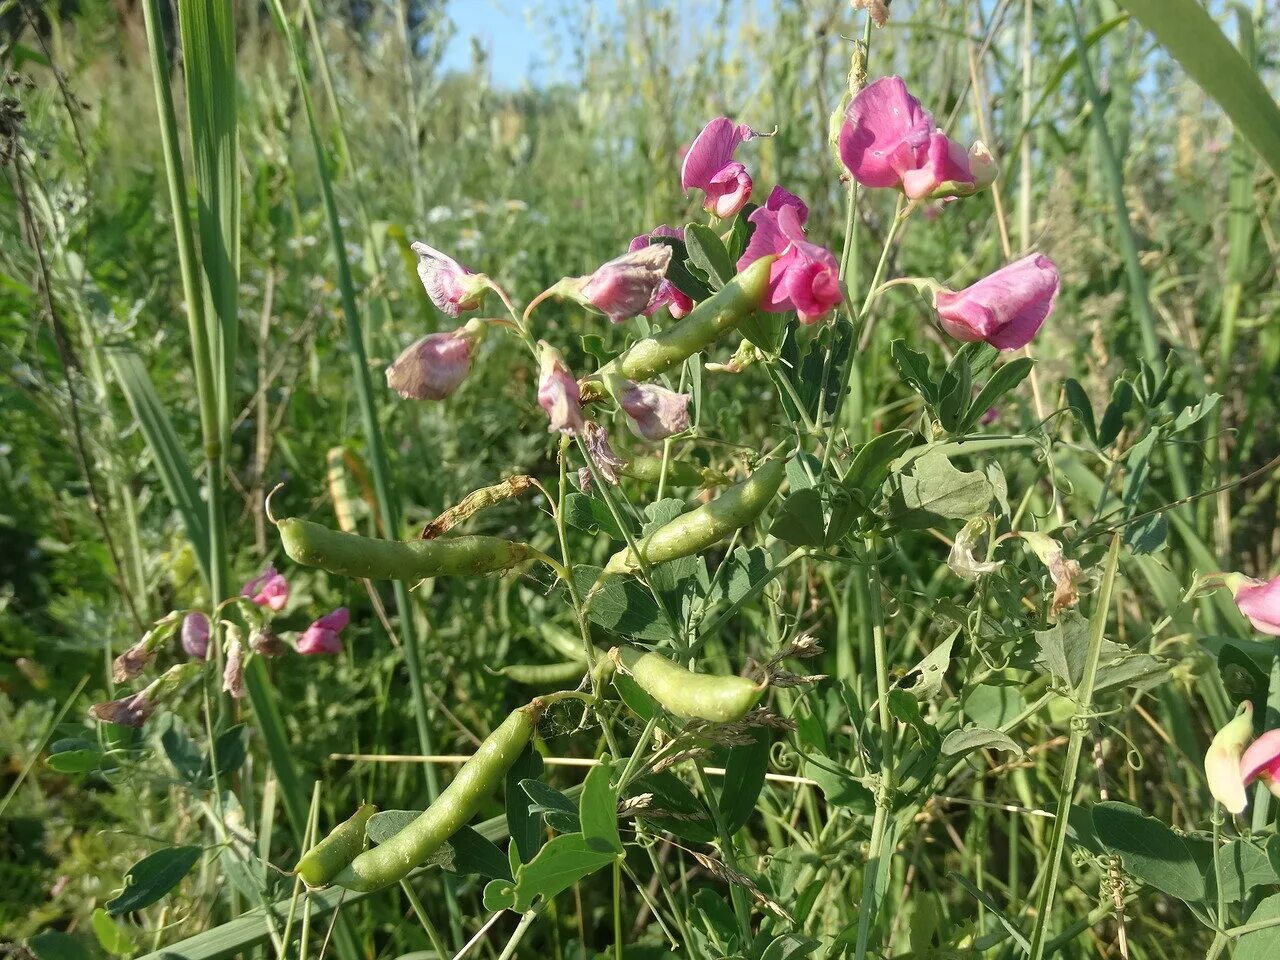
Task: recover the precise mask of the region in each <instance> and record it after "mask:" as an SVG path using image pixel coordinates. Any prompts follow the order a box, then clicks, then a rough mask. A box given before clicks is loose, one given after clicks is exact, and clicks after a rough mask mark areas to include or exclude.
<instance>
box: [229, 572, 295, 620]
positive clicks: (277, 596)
mask: <svg viewBox="0 0 1280 960" xmlns="http://www.w3.org/2000/svg"><path fill="white" fill-rule="evenodd" d="M240 596H242V597H248V598H249V599H250V600H252V601H253V602H254V603H256V604H257V605H258V606H260V607H266V608H268V609H269V610H274V611H275V612H276V613H279V612H280V611H281V610H283V609H284V605H285V604H286V603H288V602H289V581H288V580H286V579H285V578H284V577H283V576H281V575H280V574H279V573H277V572H276V568H275V567H274V566H273V565H268V566H267V569H265V570H263V571H262V573H260V574H258V575H257V576H256V577H254V578H253V579H252V580H250V581H249V582H248V583H246V584H245V585H244V589H242V590H241V591H240Z"/></svg>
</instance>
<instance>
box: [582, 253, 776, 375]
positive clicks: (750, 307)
mask: <svg viewBox="0 0 1280 960" xmlns="http://www.w3.org/2000/svg"><path fill="white" fill-rule="evenodd" d="M774 259H775V258H774V257H772V256H768V257H761V258H760V259H759V260H757V261H755V263H753V264H751V265H750V266H749V267H747V269H745V270H743V271H742V272H741V273H740V274H738V275H737V276H736V277H734V278H733V279H732V280H730V281H729V282H728V283H726V284H725V285H724V286H723V287H721V288H720V289H719V290H717V291H716V292H715V294H713V295H712V296H710V297H708V298H707V299H706V300H703V301H702V303H700V304H698V305H697V306H696V307H694V308H693V309H692V310H691V311H689V315H688V316H687V317H684V318H683V319H682V320H680V321H679V322H677V323H676V324H674V325H673V326H670V327H668V328H667V329H666V330H663V331H662V332H661V333H656V334H654V335H653V336H651V337H645V338H644V339H643V340H641V341H640V342H639V343H636V344H633V345H632V347H631V349H629V350H628V351H627V352H626V353H624V354H623V355H622V356H620V357H618V358H617V359H615V360H612V361H610V362H609V363H607V364H606V365H605V366H604V367H602V368H601V369H600V371H599V374H598V375H603V374H605V373H611V374H615V375H617V376H621V377H625V378H626V379H627V380H637V381H639V380H652V379H653V378H654V377H656V376H657V375H658V374H660V373H666V372H667V371H668V370H670V369H671V368H672V367H676V366H678V365H679V364H681V363H683V362H684V360H685V358H686V357H691V356H693V355H694V354H695V353H697V352H699V351H700V350H705V349H706V348H707V347H708V346H710V345H711V343H713V342H714V341H715V340H716V338H717V337H719V336H720V335H721V334H724V333H726V332H727V331H729V330H732V329H733V328H734V327H736V326H737V325H738V324H739V323H741V322H742V321H743V320H745V319H746V318H747V317H749V316H751V314H752V313H754V312H755V310H756V308H758V307H759V306H760V301H761V300H763V299H764V295H765V292H766V291H767V290H768V288H769V268H770V267H772V266H773V261H774ZM584 399H586V398H584Z"/></svg>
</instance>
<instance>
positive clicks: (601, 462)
mask: <svg viewBox="0 0 1280 960" xmlns="http://www.w3.org/2000/svg"><path fill="white" fill-rule="evenodd" d="M582 443H583V446H585V447H586V448H587V456H589V457H590V458H591V462H592V463H594V464H595V467H596V470H598V471H599V472H600V476H601V477H603V478H604V480H605V482H606V483H613V484H616V483H617V482H618V471H619V470H621V469H622V468H623V467H625V466H626V465H627V461H625V460H623V459H622V458H621V457H620V456H618V455H617V454H616V453H614V452H613V447H611V446H609V432H608V431H607V430H605V428H604V427H602V426H600V424H598V423H596V422H595V421H593V420H588V421H587V422H586V426H585V429H584V432H583V436H582ZM590 478H591V471H590V470H588V471H587V479H588V480H590ZM578 480H579V484H581V482H582V476H581V474H579V476H578ZM582 489H583V490H584V491H585V490H586V489H587V488H586V487H585V486H583V488H582Z"/></svg>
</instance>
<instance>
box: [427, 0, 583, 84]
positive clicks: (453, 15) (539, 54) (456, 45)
mask: <svg viewBox="0 0 1280 960" xmlns="http://www.w3.org/2000/svg"><path fill="white" fill-rule="evenodd" d="M540 5H544V6H545V0H544V3H543V4H540ZM533 9H534V6H533V4H531V3H530V2H529V0H449V4H448V11H449V18H450V19H451V20H452V21H453V23H454V26H455V27H457V35H456V36H454V38H453V40H452V42H451V43H450V45H449V48H448V51H447V52H446V54H445V61H444V62H445V67H446V68H447V69H458V70H465V69H467V67H468V66H470V63H471V38H472V37H479V39H480V45H481V46H482V47H483V48H484V49H485V50H487V51H488V52H489V62H490V64H491V66H492V72H493V79H494V82H495V83H497V84H499V85H501V86H504V87H518V86H521V85H522V84H523V83H524V82H525V80H527V79H536V80H537V81H538V82H546V81H547V80H554V79H561V78H557V77H555V76H554V74H550V75H548V70H547V68H546V65H545V53H544V46H543V45H544V37H543V36H542V35H540V34H539V32H538V31H537V30H536V29H533V28H532V27H531V25H530V23H529V18H528V14H529V12H531V11H532V10H533ZM540 59H541V60H542V61H543V68H542V69H541V70H536V69H535V68H536V66H537V62H538V61H539V60H540Z"/></svg>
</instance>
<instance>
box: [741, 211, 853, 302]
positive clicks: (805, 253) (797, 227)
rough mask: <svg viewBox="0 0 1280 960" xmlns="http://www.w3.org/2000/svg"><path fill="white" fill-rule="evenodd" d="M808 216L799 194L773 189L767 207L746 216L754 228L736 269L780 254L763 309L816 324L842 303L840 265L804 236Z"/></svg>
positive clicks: (772, 268) (771, 274)
mask: <svg viewBox="0 0 1280 960" xmlns="http://www.w3.org/2000/svg"><path fill="white" fill-rule="evenodd" d="M808 218H809V208H808V207H806V206H805V205H804V202H803V201H802V200H800V198H799V197H797V196H795V195H794V194H791V193H788V192H787V191H786V190H784V189H782V187H774V188H773V192H772V193H771V194H769V199H768V200H766V201H765V205H764V206H763V207H760V208H759V209H757V210H755V211H753V212H752V214H751V216H750V217H749V218H748V219H749V220H750V222H751V223H753V224H755V232H754V233H752V234H751V240H750V242H749V243H748V244H747V249H746V250H745V251H743V254H742V257H741V258H740V259H739V260H738V269H739V270H745V269H746V268H747V267H748V266H750V265H751V264H752V263H754V262H755V261H756V260H759V259H760V258H761V257H764V256H768V255H769V254H776V255H777V256H778V259H777V260H775V261H774V262H773V266H772V267H770V268H769V290H768V292H767V293H766V294H765V298H764V301H763V302H762V303H761V304H760V306H761V308H762V309H764V310H766V311H768V312H770V313H785V312H787V311H789V310H794V311H796V314H797V315H798V316H799V317H800V321H801V322H802V323H816V322H817V321H818V320H819V319H821V318H822V317H823V316H825V315H826V314H827V313H829V312H830V311H831V310H832V308H834V307H835V306H836V304H838V303H839V302H840V265H839V264H838V263H837V262H836V258H835V256H834V255H833V254H832V253H831V251H830V250H827V249H826V248H825V247H820V246H818V245H817V244H816V243H810V242H809V241H808V240H806V239H805V234H804V222H805V220H807V219H808Z"/></svg>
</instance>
